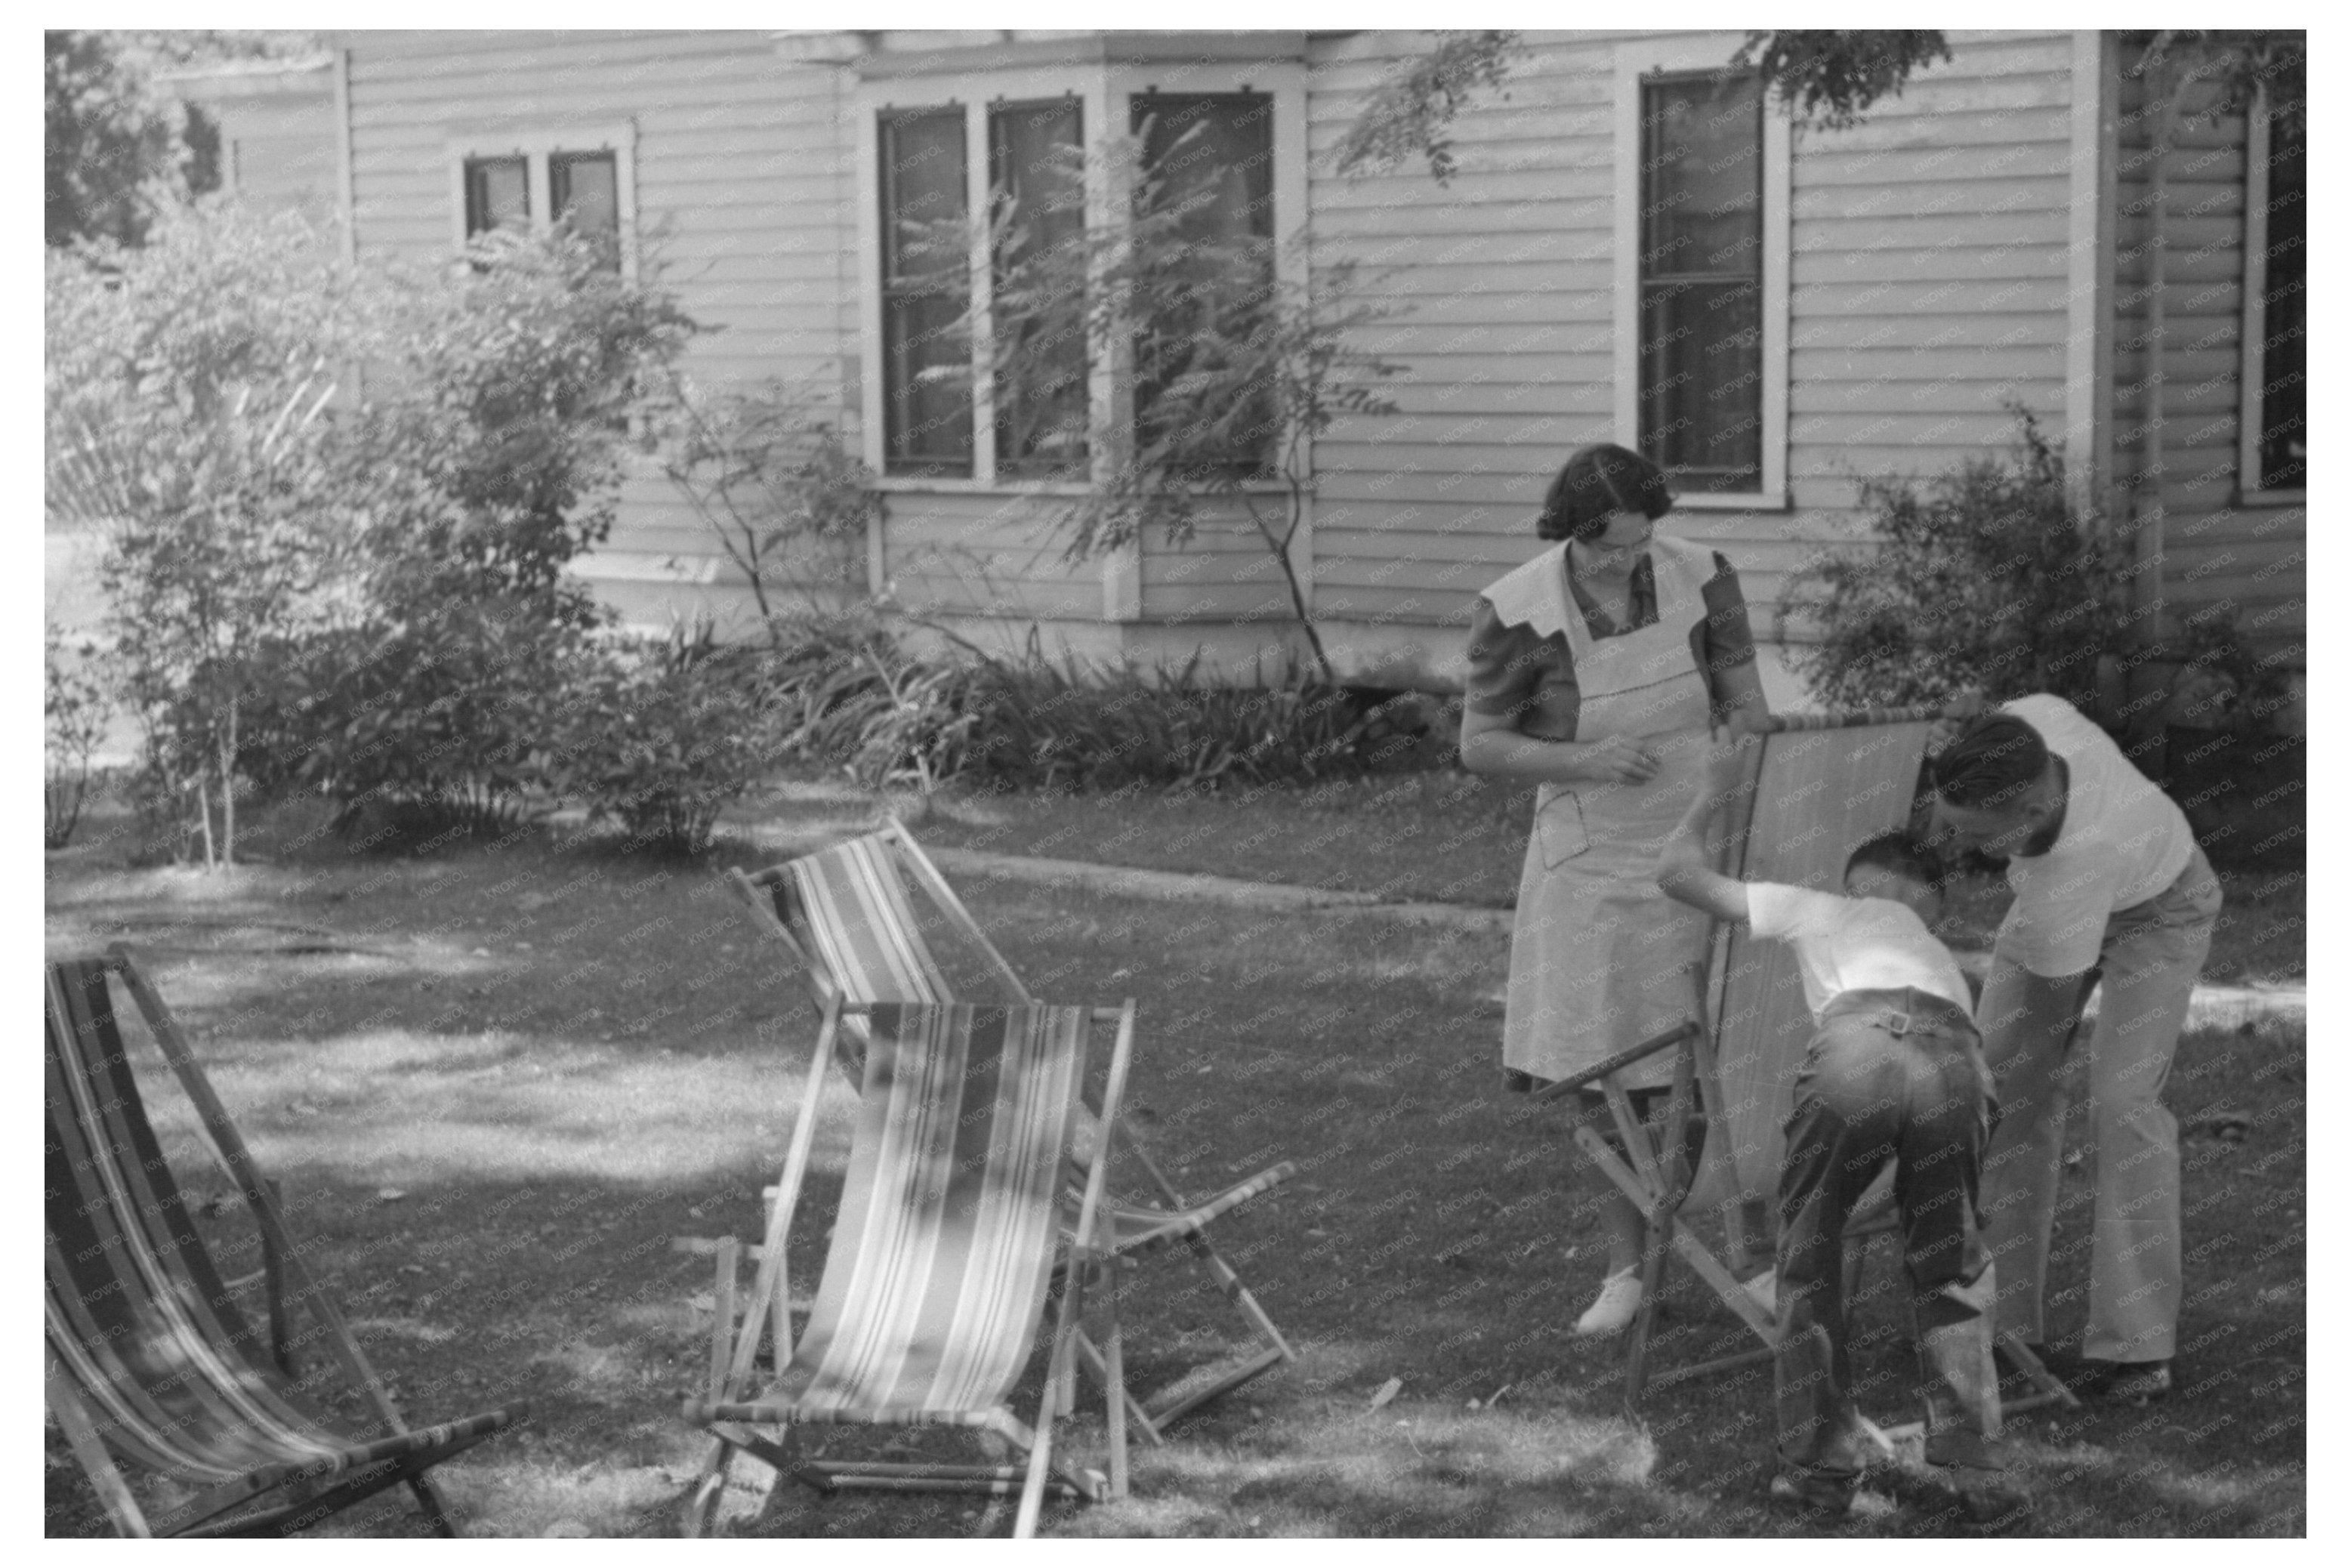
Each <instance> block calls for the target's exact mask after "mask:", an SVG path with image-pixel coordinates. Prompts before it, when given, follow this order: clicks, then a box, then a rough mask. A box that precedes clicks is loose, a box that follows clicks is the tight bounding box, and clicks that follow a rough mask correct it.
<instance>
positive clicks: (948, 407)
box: [879, 106, 972, 477]
mask: <svg viewBox="0 0 2351 1568" xmlns="http://www.w3.org/2000/svg"><path fill="white" fill-rule="evenodd" d="M879 129H880V132H881V162H882V170H881V173H882V178H881V199H882V361H883V363H882V373H883V423H884V461H885V468H886V471H887V472H889V473H891V474H904V475H918V476H931V477H937V476H968V475H969V474H970V473H971V461H972V428H971V383H970V371H971V360H970V353H971V350H970V345H969V343H968V341H967V340H966V339H965V337H964V336H963V334H962V332H961V331H960V329H959V326H958V324H959V323H960V322H961V320H962V319H963V316H964V312H965V308H966V306H967V300H968V298H969V295H970V267H971V261H970V251H969V240H968V236H967V228H966V225H967V224H968V223H969V221H970V211H971V208H970V198H969V193H968V187H967V183H966V180H967V164H966V162H965V161H964V111H963V110H962V108H961V107H960V106H956V107H950V108H946V109H939V110H925V111H922V112H920V113H914V114H891V115H884V116H883V117H882V120H881V123H880V128H879Z"/></svg>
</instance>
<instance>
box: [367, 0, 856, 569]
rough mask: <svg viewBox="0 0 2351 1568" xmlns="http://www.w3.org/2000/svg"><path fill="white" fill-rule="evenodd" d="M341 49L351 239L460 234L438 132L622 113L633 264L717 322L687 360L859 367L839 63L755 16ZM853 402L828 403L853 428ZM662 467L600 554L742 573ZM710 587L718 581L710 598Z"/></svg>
mask: <svg viewBox="0 0 2351 1568" xmlns="http://www.w3.org/2000/svg"><path fill="white" fill-rule="evenodd" d="M340 41H341V42H343V43H345V44H347V45H348V46H349V47H350V50H351V85H350V99H351V122H352V129H351V139H352V164H353V182H352V183H353V202H354V205H355V208H356V225H355V226H356V229H357V234H358V243H359V249H360V255H361V256H362V257H363V258H364V257H370V256H400V257H403V258H412V259H427V258H430V257H432V256H436V255H441V254H445V253H446V252H447V251H448V250H449V248H450V246H451V245H452V243H453V235H454V232H455V216H454V214H453V213H452V212H451V204H452V196H451V185H450V172H449V165H450V156H451V154H450V149H451V147H452V146H453V144H456V145H462V144H463V142H464V141H466V140H468V139H469V138H473V137H476V136H478V137H480V138H481V139H482V140H483V141H484V142H485V143H486V144H491V145H494V144H495V142H496V137H497V136H498V135H499V134H500V133H505V134H507V135H517V134H528V133H529V132H530V131H533V130H534V129H540V128H545V129H565V128H578V129H580V130H598V129H601V128H606V127H611V126H615V125H618V124H620V123H621V122H623V121H628V122H632V123H633V125H634V127H635V132H636V134H635V141H634V159H635V166H636V182H635V183H636V204H637V220H638V233H639V235H640V245H639V256H640V265H641V266H643V267H645V268H646V269H647V270H648V272H650V273H653V275H655V276H658V277H660V278H661V279H662V280H663V281H664V282H665V283H666V284H668V285H669V287H672V288H674V290H675V292H676V294H677V296H678V298H679V300H680V302H681V304H682V305H683V306H684V308H685V310H686V312H687V313H688V314H689V315H691V316H693V317H695V319H697V320H699V321H701V322H703V323H704V324H705V326H708V327H711V328H714V329H716V330H712V331H709V332H706V333H705V334H704V335H703V336H701V337H699V338H697V339H696V340H695V342H694V343H693V345H692V346H691V347H690V349H689V350H687V353H686V356H685V359H684V371H685V372H686V373H687V374H688V375H689V376H690V377H692V378H693V380H694V382H695V384H697V385H699V386H702V387H704V388H706V389H713V390H716V389H717V388H721V387H724V386H727V385H736V386H745V385H749V384H752V383H756V382H761V381H765V380H768V379H770V378H773V379H776V380H778V381H781V382H785V383H787V384H789V385H795V386H798V385H807V386H810V387H812V388H814V389H817V392H818V393H819V395H820V396H826V397H828V398H839V397H840V389H841V386H842V385H843V383H844V382H845V381H847V380H848V379H850V378H852V377H853V375H854V373H855V371H854V366H853V363H852V345H853V344H854V341H855V338H854V330H855V321H856V302H855V294H854V287H853V286H854V278H853V276H852V266H853V262H852V255H853V252H854V248H855V246H854V239H853V236H854V234H855V229H854V225H853V223H852V206H851V205H850V204H851V203H852V201H853V200H854V199H855V189H856V184H855V171H854V169H853V167H852V154H851V152H850V151H849V149H850V148H851V147H852V146H853V145H854V138H853V137H852V135H851V133H850V131H851V128H850V124H849V121H848V119H847V115H846V109H845V107H844V104H843V101H842V95H841V91H840V89H839V84H838V82H837V81H836V79H835V73H833V72H831V71H830V70H826V69H823V68H810V67H797V66H792V65H789V64H787V63H786V62H785V61H784V60H783V59H781V58H780V57H778V55H777V53H776V52H775V49H774V48H773V47H772V45H771V44H770V43H769V41H768V38H767V37H766V36H765V35H764V34H759V33H726V32H697V33H549V32H527V33H524V32H517V33H360V34H352V35H350V36H348V37H345V38H343V39H342V40H340ZM854 410H855V400H854V399H853V398H852V399H847V400H843V408H842V413H841V420H842V423H843V425H844V428H845V429H846V430H847V431H848V432H849V434H851V435H852V439H853V437H854V434H855V421H856V416H855V412H854ZM704 527H705V526H704V524H703V523H702V522H701V521H700V520H699V519H698V518H697V517H695V513H694V512H693V510H692V508H691V507H689V506H688V505H687V504H686V503H685V501H684V498H683V497H680V496H679V495H678V494H677V493H676V492H675V490H674V488H673V487H672V486H670V484H669V483H668V481H667V480H666V479H664V478H663V477H662V476H661V475H660V473H659V471H658V469H657V468H656V467H654V466H653V465H652V464H650V463H647V462H642V461H641V462H640V463H639V464H638V465H637V467H636V470H635V471H634V472H632V474H631V475H630V476H629V478H628V480H627V482H626V484H625V485H624V486H623V490H622V510H621V516H620V520H619V522H618V523H617V524H616V526H615V528H614V529H613V533H612V537H611V539H610V540H609V541H608V543H607V545H606V547H605V553H606V554H607V555H608V556H609V557H610V558H611V559H610V560H609V561H608V562H607V563H605V570H607V571H619V570H632V569H631V568H629V567H627V566H626V565H625V564H624V563H628V562H632V561H633V562H642V563H644V567H643V570H649V571H653V572H659V571H661V570H663V566H662V563H664V562H666V561H667V560H669V559H673V558H676V559H679V562H680V566H681V568H682V570H683V571H684V575H685V576H686V578H687V579H688V580H693V579H695V578H704V579H707V580H711V581H713V582H715V583H716V584H719V585H722V586H723V585H725V584H727V583H729V582H735V581H739V574H738V573H737V572H736V571H735V570H734V569H733V568H732V567H731V566H729V565H726V564H725V563H723V562H717V561H714V560H710V559H707V558H709V557H711V556H713V555H715V554H716V551H715V550H714V549H713V547H712V546H711V544H710V542H709V540H708V538H707V536H706V534H705V531H704ZM721 597H723V596H721Z"/></svg>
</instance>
